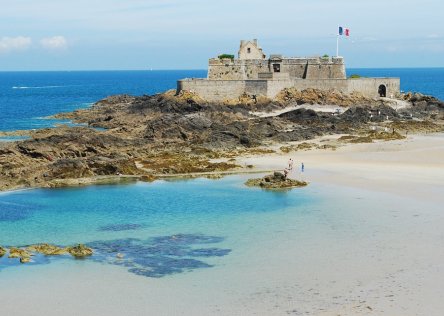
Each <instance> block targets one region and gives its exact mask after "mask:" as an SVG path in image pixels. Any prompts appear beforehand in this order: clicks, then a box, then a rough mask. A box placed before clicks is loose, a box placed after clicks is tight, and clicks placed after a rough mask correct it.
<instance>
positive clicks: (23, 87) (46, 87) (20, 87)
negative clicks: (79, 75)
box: [12, 86, 68, 89]
mask: <svg viewBox="0 0 444 316" xmlns="http://www.w3.org/2000/svg"><path fill="white" fill-rule="evenodd" d="M63 87H68V86H40V87H26V86H14V87H12V89H52V88H63Z"/></svg>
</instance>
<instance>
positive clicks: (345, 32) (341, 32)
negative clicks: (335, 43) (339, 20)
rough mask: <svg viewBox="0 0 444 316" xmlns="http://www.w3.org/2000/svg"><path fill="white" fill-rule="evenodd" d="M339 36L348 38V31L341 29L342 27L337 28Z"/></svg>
mask: <svg viewBox="0 0 444 316" xmlns="http://www.w3.org/2000/svg"><path fill="white" fill-rule="evenodd" d="M339 35H345V36H350V29H348V28H343V27H342V26H340V27H339Z"/></svg>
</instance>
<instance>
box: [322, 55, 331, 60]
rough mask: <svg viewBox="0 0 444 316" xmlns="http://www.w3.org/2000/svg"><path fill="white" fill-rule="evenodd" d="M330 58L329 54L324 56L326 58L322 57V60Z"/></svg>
mask: <svg viewBox="0 0 444 316" xmlns="http://www.w3.org/2000/svg"><path fill="white" fill-rule="evenodd" d="M329 57H330V56H328V54H324V56H322V58H324V59H327V58H329Z"/></svg>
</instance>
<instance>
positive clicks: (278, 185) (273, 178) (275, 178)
mask: <svg viewBox="0 0 444 316" xmlns="http://www.w3.org/2000/svg"><path fill="white" fill-rule="evenodd" d="M307 184H308V183H307V182H305V181H298V180H295V179H288V178H287V177H286V176H285V175H284V174H282V173H280V172H274V174H272V175H267V176H265V177H263V178H257V179H249V180H248V181H247V182H245V185H247V186H251V187H261V188H264V189H291V188H298V187H304V186H306V185H307Z"/></svg>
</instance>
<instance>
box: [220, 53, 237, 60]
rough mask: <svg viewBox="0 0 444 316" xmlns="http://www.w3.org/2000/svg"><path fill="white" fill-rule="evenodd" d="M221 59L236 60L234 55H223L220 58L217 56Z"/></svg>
mask: <svg viewBox="0 0 444 316" xmlns="http://www.w3.org/2000/svg"><path fill="white" fill-rule="evenodd" d="M217 57H218V58H219V59H225V58H229V59H231V60H233V59H234V55H230V54H222V55H219V56H217Z"/></svg>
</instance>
